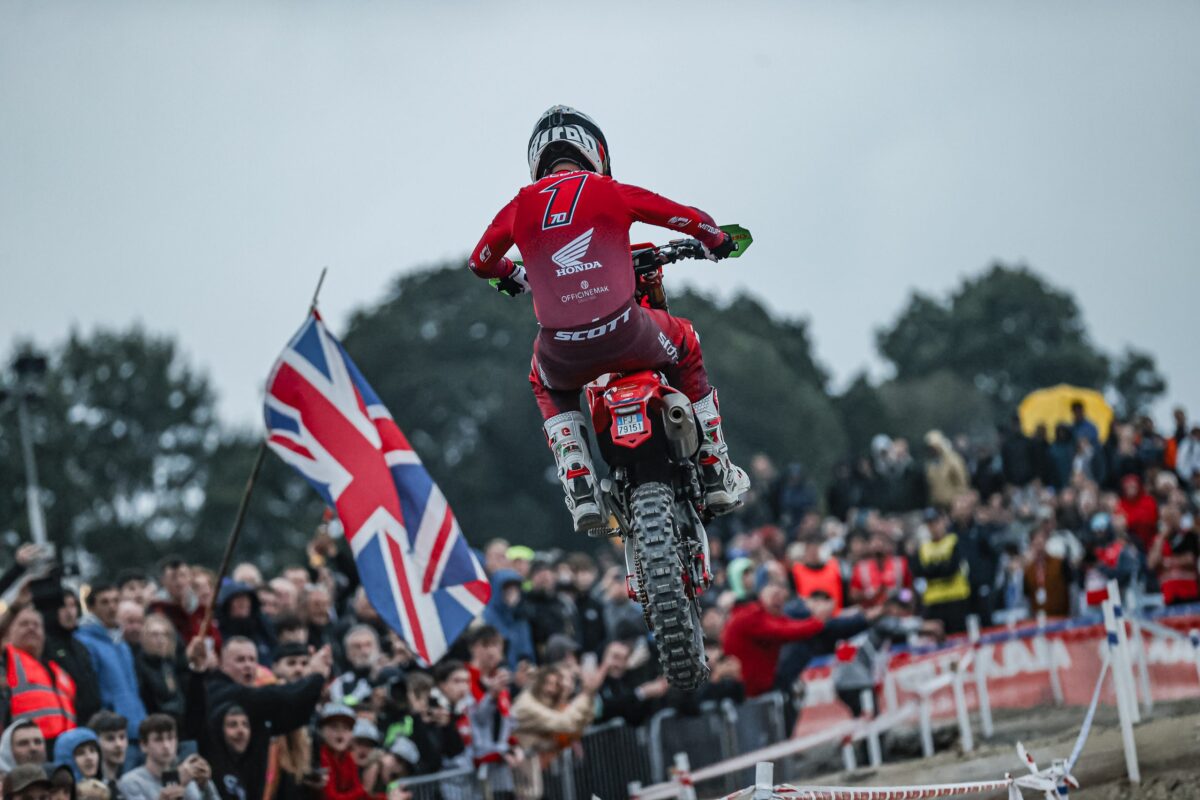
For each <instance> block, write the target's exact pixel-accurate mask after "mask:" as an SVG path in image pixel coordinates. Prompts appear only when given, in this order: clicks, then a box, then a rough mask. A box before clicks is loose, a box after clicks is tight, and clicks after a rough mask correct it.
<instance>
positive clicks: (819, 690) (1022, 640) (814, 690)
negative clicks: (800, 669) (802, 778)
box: [795, 605, 1200, 735]
mask: <svg viewBox="0 0 1200 800" xmlns="http://www.w3.org/2000/svg"><path fill="white" fill-rule="evenodd" d="M1151 620H1152V621H1151ZM1139 622H1140V625H1141V634H1142V637H1143V642H1144V647H1145V656H1146V663H1147V669H1148V672H1149V683H1150V686H1151V687H1152V691H1153V699H1154V701H1155V702H1158V701H1171V700H1185V699H1191V698H1197V697H1200V681H1198V680H1197V657H1196V651H1195V649H1194V648H1193V646H1192V643H1191V641H1190V639H1189V637H1188V633H1189V631H1190V630H1191V629H1195V628H1200V606H1195V605H1193V606H1189V607H1186V608H1182V609H1166V610H1164V611H1162V612H1160V613H1158V614H1155V615H1153V617H1151V618H1150V620H1147V619H1145V618H1142V619H1140V620H1139ZM1167 631H1170V632H1171V633H1172V634H1174V635H1166V632H1167ZM1037 632H1038V631H1037V624H1036V622H1032V621H1031V622H1030V623H1028V624H1024V625H1021V626H1017V627H1014V628H1005V627H1001V628H991V629H988V630H986V631H984V632H983V633H982V635H981V636H980V638H979V644H978V645H976V646H975V647H972V645H971V643H970V642H969V641H968V640H967V639H965V638H962V637H960V638H958V639H951V640H949V641H948V642H947V645H946V646H945V647H942V648H939V649H929V648H923V649H916V650H913V651H902V652H898V653H894V654H893V655H892V656H891V660H890V664H889V679H890V682H894V691H893V690H892V688H891V687H889V691H888V692H887V694H889V695H891V694H894V697H895V699H896V702H897V704H898V705H904V704H905V703H907V702H910V701H916V700H918V699H919V697H918V695H917V692H916V687H917V686H920V685H926V686H928V685H929V684H930V682H931V681H934V680H937V679H939V678H941V676H947V677H946V678H945V680H946V683H947V684H949V682H950V677H949V676H951V675H952V674H953V665H954V664H955V663H956V662H961V661H962V660H963V659H964V658H965V657H967V654H968V653H969V652H971V651H972V650H973V653H974V657H975V659H976V660H977V661H979V662H981V663H982V664H983V666H984V669H985V670H986V675H987V692H988V695H989V697H988V699H989V701H990V705H991V708H993V709H995V708H1011V709H1017V708H1036V707H1039V706H1048V705H1051V704H1053V702H1054V692H1053V689H1052V686H1051V681H1050V678H1049V672H1048V669H1047V668H1048V666H1049V664H1047V663H1046V661H1047V659H1052V661H1053V664H1054V666H1055V667H1056V668H1057V669H1058V670H1061V671H1062V673H1063V674H1066V673H1067V672H1069V673H1070V675H1071V680H1070V681H1062V685H1061V690H1062V692H1063V702H1064V704H1065V705H1074V706H1086V705H1088V704H1089V703H1090V701H1091V694H1092V687H1093V686H1095V685H1096V679H1097V678H1098V676H1099V675H1100V671H1101V669H1102V668H1103V663H1104V658H1105V652H1106V649H1107V646H1106V639H1105V633H1104V624H1103V621H1102V620H1101V619H1100V618H1099V617H1098V616H1093V617H1085V618H1082V619H1072V620H1065V621H1064V620H1051V621H1050V622H1049V623H1047V625H1046V627H1045V629H1044V636H1045V643H1046V646H1045V648H1044V650H1045V653H1042V654H1039V652H1038V650H1039V648H1038V647H1037V644H1036V639H1037ZM1039 655H1040V656H1041V657H1040V658H1039ZM804 680H805V684H806V695H805V703H804V710H803V713H802V714H801V715H800V721H799V725H798V726H797V728H796V731H795V734H796V735H803V734H807V733H811V732H813V731H818V730H821V729H823V728H825V727H826V726H828V725H830V724H831V723H835V722H839V721H842V720H847V719H850V718H851V717H850V712H849V711H848V710H847V708H846V707H845V705H843V704H842V703H841V702H840V701H839V700H838V699H837V694H836V693H835V692H834V688H833V679H832V675H831V671H830V663H829V662H828V661H825V662H824V663H817V665H816V666H813V667H810V668H809V669H808V670H806V671H805V673H804ZM963 690H964V691H965V693H966V699H967V704H968V706H969V707H970V708H971V709H977V708H978V696H977V693H978V687H977V684H976V682H975V681H974V680H971V681H966V682H965V683H964V685H963ZM884 699H885V698H884V693H881V695H880V700H881V701H883V700H884ZM1101 702H1104V703H1105V704H1108V705H1112V704H1115V703H1116V695H1115V694H1114V692H1113V689H1112V686H1111V684H1109V685H1106V686H1105V688H1104V692H1103V695H1102V697H1101ZM930 706H931V713H932V716H933V718H934V719H938V720H947V719H952V718H954V717H955V715H956V711H955V706H954V698H953V696H952V694H951V693H950V692H939V693H937V694H936V695H934V696H933V697H932V700H931V703H930ZM882 710H883V711H887V710H888V708H887V704H886V702H885V704H884V707H883V709H882Z"/></svg>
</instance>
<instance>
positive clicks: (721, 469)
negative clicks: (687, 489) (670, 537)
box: [692, 389, 750, 514]
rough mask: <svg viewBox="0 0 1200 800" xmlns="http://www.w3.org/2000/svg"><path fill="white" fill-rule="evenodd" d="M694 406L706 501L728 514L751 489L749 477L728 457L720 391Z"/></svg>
mask: <svg viewBox="0 0 1200 800" xmlns="http://www.w3.org/2000/svg"><path fill="white" fill-rule="evenodd" d="M692 409H693V410H694V411H695V412H696V419H697V420H699V422H700V481H701V483H703V485H704V502H705V505H707V506H708V510H709V511H711V512H712V513H714V514H727V513H729V512H730V511H733V510H734V509H735V508H737V507H738V506H740V505H741V504H742V495H743V494H745V493H746V490H747V489H749V488H750V478H749V477H748V476H747V475H746V473H745V471H744V470H743V469H742V468H741V467H739V466H737V465H736V464H734V463H733V462H732V461H730V460H729V445H727V444H725V434H723V433H722V432H721V412H720V408H719V407H718V405H717V390H716V389H713V390H712V391H711V392H709V393H708V395H707V396H705V397H703V398H702V399H700V400H697V401H696V402H695V403H692Z"/></svg>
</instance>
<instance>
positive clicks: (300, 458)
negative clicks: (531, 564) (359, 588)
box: [264, 310, 491, 663]
mask: <svg viewBox="0 0 1200 800" xmlns="http://www.w3.org/2000/svg"><path fill="white" fill-rule="evenodd" d="M264 410H265V414H266V422H267V432H268V439H267V441H268V443H269V444H270V446H271V449H272V450H274V451H275V452H276V453H278V454H279V456H280V457H281V458H282V459H283V460H284V461H286V462H287V463H289V464H291V465H292V466H293V467H295V468H296V469H297V470H298V471H299V472H300V474H301V475H303V476H304V477H305V478H306V479H307V480H308V482H309V483H310V484H312V485H313V487H314V488H315V489H316V490H317V491H318V492H320V494H321V496H322V497H323V498H325V502H326V503H327V504H328V505H330V506H333V507H335V508H336V509H337V513H338V518H339V519H340V520H341V522H342V527H343V528H344V529H345V532H346V539H347V541H348V542H349V544H350V548H351V550H352V551H353V553H354V561H355V563H356V564H357V565H358V573H359V577H360V578H361V580H362V583H363V586H364V587H366V590H367V597H368V598H369V599H370V601H371V605H373V606H375V610H376V611H378V612H379V615H380V616H381V617H382V618H383V619H384V621H385V622H387V624H388V625H390V626H391V628H392V630H394V631H396V632H397V633H398V634H400V635H401V636H402V637H404V639H405V641H407V642H408V644H409V646H411V647H412V649H413V652H414V653H416V654H417V655H418V656H420V657H421V658H422V659H423V660H424V661H426V662H427V663H433V662H434V661H437V660H438V659H439V658H441V656H442V655H443V654H444V653H445V652H446V649H447V648H448V647H449V645H450V644H452V643H453V642H454V640H455V639H456V638H457V637H458V635H459V634H460V633H462V631H463V630H464V629H465V628H466V627H467V626H468V625H469V624H470V623H471V620H473V619H474V618H475V617H476V615H478V614H479V613H480V612H481V611H483V608H484V605H485V604H486V603H487V600H488V597H489V596H490V594H491V588H490V586H489V584H488V581H487V577H486V576H485V575H484V572H483V568H482V567H481V566H480V564H479V560H478V559H477V558H475V555H474V554H473V553H472V552H471V550H470V548H469V547H468V546H467V541H466V539H465V538H464V537H463V535H462V531H461V530H459V527H458V522H457V521H456V520H455V519H454V514H453V513H452V512H451V511H450V506H449V505H448V504H447V502H446V498H445V497H444V496H443V495H442V493H441V491H440V490H439V489H438V487H437V486H436V485H435V484H434V482H433V479H432V478H430V476H429V473H428V472H426V471H425V467H424V466H422V464H421V460H420V459H419V458H418V457H417V454H416V453H415V452H414V451H413V449H412V445H410V444H409V443H408V439H406V438H405V436H404V434H403V433H401V432H400V428H399V427H398V426H397V425H396V421H395V420H393V419H392V415H391V414H390V413H388V410H387V409H386V408H384V406H383V403H382V402H380V400H379V397H378V395H376V394H375V391H374V390H373V389H372V388H371V387H370V385H369V384H368V383H367V381H366V379H365V378H364V377H363V375H362V373H361V372H359V371H358V367H357V366H355V364H354V362H353V361H351V360H350V356H349V355H347V354H346V351H345V350H344V349H343V348H342V345H341V343H340V342H339V341H338V340H337V339H336V338H334V337H333V335H332V334H330V333H329V331H328V330H326V328H325V325H324V323H322V321H321V317H320V315H319V314H317V312H316V311H315V310H314V311H313V312H312V314H311V315H310V316H309V318H308V320H306V321H305V323H304V325H302V326H301V327H300V330H299V331H297V332H296V335H295V336H293V337H292V340H291V341H290V342H288V345H287V347H286V348H285V349H284V351H283V355H281V356H280V357H279V360H278V361H277V362H276V363H275V366H274V368H273V369H272V370H271V377H270V378H268V379H267V399H266V407H265V409H264Z"/></svg>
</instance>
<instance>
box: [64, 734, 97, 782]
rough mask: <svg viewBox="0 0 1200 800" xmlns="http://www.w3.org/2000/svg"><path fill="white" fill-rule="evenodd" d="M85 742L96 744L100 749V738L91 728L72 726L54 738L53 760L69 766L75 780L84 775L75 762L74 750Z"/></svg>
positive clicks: (81, 778)
mask: <svg viewBox="0 0 1200 800" xmlns="http://www.w3.org/2000/svg"><path fill="white" fill-rule="evenodd" d="M86 742H91V743H92V744H94V745H96V749H97V750H99V749H100V740H99V739H98V738H97V737H96V733H95V731H93V730H92V729H91V728H72V729H71V730H69V731H67V732H66V733H64V734H62V735H61V736H59V737H58V738H57V739H55V740H54V760H55V761H57V762H58V763H60V764H66V765H67V766H69V767H70V768H71V772H72V773H74V774H75V780H77V781H81V780H83V777H84V776H83V774H82V773H81V772H80V771H79V767H78V766H76V764H75V751H76V750H77V749H78V748H79V746H80V745H81V744H84V743H86ZM98 763H99V762H97V764H98Z"/></svg>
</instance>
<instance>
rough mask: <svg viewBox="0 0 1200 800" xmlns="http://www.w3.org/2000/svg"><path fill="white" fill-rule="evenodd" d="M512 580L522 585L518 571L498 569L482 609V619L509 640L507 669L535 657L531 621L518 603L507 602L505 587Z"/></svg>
mask: <svg viewBox="0 0 1200 800" xmlns="http://www.w3.org/2000/svg"><path fill="white" fill-rule="evenodd" d="M513 583H515V584H517V585H518V586H519V585H520V584H521V576H520V575H518V574H517V572H516V571H515V570H511V569H498V570H496V574H495V575H493V576H492V596H491V598H490V599H489V600H488V604H487V608H485V609H484V610H483V621H484V622H486V623H487V624H488V625H491V626H492V627H493V628H495V629H496V630H498V631H499V632H500V635H501V636H503V637H504V640H505V641H506V642H508V668H509V669H512V670H515V669H516V668H517V663H518V662H519V661H521V659H525V660H526V661H528V662H530V663H534V661H535V660H536V659H535V657H534V652H533V631H532V630H531V629H530V627H529V620H527V619H526V618H525V616H524V614H522V613H521V612H522V609H521V607H520V606H519V605H518V606H516V607H513V606H510V605H508V604H507V603H505V602H504V587H505V586H508V585H509V584H513Z"/></svg>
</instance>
